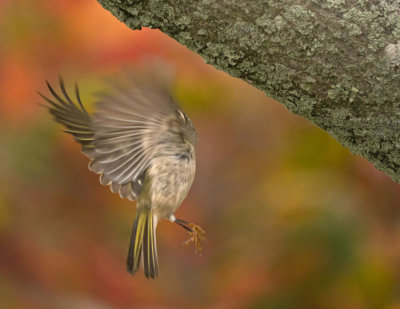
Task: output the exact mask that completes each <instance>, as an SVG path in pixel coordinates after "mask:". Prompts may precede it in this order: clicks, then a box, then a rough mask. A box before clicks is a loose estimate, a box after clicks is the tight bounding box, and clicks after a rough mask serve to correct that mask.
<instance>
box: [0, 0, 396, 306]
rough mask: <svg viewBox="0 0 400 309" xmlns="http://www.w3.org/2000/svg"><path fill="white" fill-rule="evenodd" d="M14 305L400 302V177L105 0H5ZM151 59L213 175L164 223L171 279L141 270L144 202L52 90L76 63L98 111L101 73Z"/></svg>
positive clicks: (4, 122)
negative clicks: (87, 152)
mask: <svg viewBox="0 0 400 309" xmlns="http://www.w3.org/2000/svg"><path fill="white" fill-rule="evenodd" d="M0 42H1V44H0V307H1V308H149V307H152V308H187V307H191V308H272V309H291V308H307V309H312V308H328V309H329V308H332V309H333V308H334V309H336V308H351V309H354V308H366V309H369V308H390V309H394V308H400V294H399V288H398V287H399V286H400V246H399V245H398V244H399V243H400V228H399V227H400V207H399V201H400V187H399V185H398V184H395V183H393V182H392V181H391V180H390V179H389V178H388V177H387V176H385V175H384V174H382V173H381V172H379V171H377V170H375V169H374V167H373V166H372V165H371V164H370V163H368V162H366V161H365V160H364V159H362V158H359V157H356V156H353V155H351V154H350V153H349V152H348V151H347V150H346V149H344V148H343V147H342V146H340V145H339V144H338V143H337V142H336V141H335V140H334V139H333V138H331V137H330V136H329V135H328V134H326V133H325V132H323V131H322V130H320V129H319V128H316V127H315V126H313V125H312V124H310V123H308V122H307V121H305V120H304V119H300V118H299V117H297V116H294V115H292V114H290V113H289V112H288V111H287V110H286V109H285V108H284V107H282V106H281V105H279V104H278V103H276V102H274V101H273V100H271V99H269V98H267V97H265V95H264V94H263V93H261V92H259V91H257V90H256V89H254V88H252V87H250V86H249V85H246V84H244V83H243V82H241V81H239V80H236V79H233V78H231V77H229V76H227V75H226V74H224V73H222V72H217V71H216V70H215V69H213V68H211V67H209V66H207V65H206V64H204V62H203V61H202V60H201V58H199V57H198V56H196V55H194V54H193V53H191V52H189V51H188V50H187V49H186V48H184V47H182V46H179V45H178V44H177V43H176V42H175V41H173V40H172V39H170V38H168V37H166V36H165V35H163V34H162V33H160V32H159V31H157V30H149V29H143V30H142V31H135V32H133V31H130V30H129V29H127V28H126V27H125V26H124V25H123V24H121V23H119V22H118V21H117V20H116V19H115V18H114V17H112V16H111V15H110V14H109V12H107V11H105V10H104V9H102V8H101V7H100V5H99V4H97V3H96V2H95V1H88V0H73V1H50V0H40V1H37V2H36V1H35V3H33V2H31V1H28V0H18V1H3V2H0ZM149 57H155V58H161V59H163V60H164V61H166V62H169V63H171V64H173V65H174V66H175V67H176V70H177V76H176V81H175V82H176V84H175V86H176V87H175V94H176V96H177V98H178V99H179V100H180V101H181V103H182V106H183V107H184V109H185V110H186V111H187V112H188V114H189V115H190V116H191V118H192V120H193V122H194V123H195V125H196V127H197V129H198V131H199V135H200V142H199V146H198V149H197V157H198V167H197V169H198V170H197V176H196V179H195V182H194V185H193V187H192V190H191V192H190V194H189V196H188V198H187V199H186V201H185V202H184V204H183V206H182V207H181V208H180V209H179V210H178V213H177V216H179V217H180V218H183V219H185V220H189V221H194V222H196V223H198V224H200V225H201V226H203V227H204V228H205V230H206V235H207V238H208V242H207V244H206V246H205V248H204V254H203V256H201V257H199V256H197V255H195V254H194V252H193V251H194V250H193V248H191V247H185V248H183V249H182V250H179V247H180V243H181V242H183V241H184V240H185V239H186V237H187V235H186V234H185V232H184V231H183V230H181V229H179V228H178V227H177V226H175V225H173V224H170V223H169V222H161V223H160V225H159V228H158V246H159V249H158V251H159V255H160V278H159V279H157V280H156V281H148V280H145V279H144V276H143V274H141V273H139V274H137V275H136V276H134V277H131V276H130V275H129V274H128V273H126V271H125V256H126V251H127V247H128V241H129V236H130V229H131V225H132V221H133V217H134V206H135V204H134V203H131V202H129V201H126V200H121V199H120V198H119V197H118V195H115V194H112V193H111V192H110V190H109V189H108V188H106V187H103V186H101V185H100V184H99V181H98V176H97V175H94V174H92V173H90V172H89V171H88V169H87V163H88V162H87V160H86V158H85V157H84V156H83V155H82V154H80V151H79V150H80V149H79V145H77V144H76V143H74V141H73V139H72V137H70V136H67V135H66V134H64V133H62V128H61V127H60V126H59V125H57V124H55V123H53V121H52V120H51V117H50V115H48V113H47V112H46V109H45V108H43V107H42V106H39V105H38V104H37V103H40V102H41V103H43V102H42V101H41V99H40V97H39V96H38V95H37V94H36V90H39V91H41V92H43V93H45V94H46V93H48V92H47V90H46V89H45V83H44V79H49V80H50V81H52V82H53V81H56V80H57V78H58V75H63V76H64V79H65V81H66V84H67V86H69V87H71V88H72V86H73V83H74V82H75V81H79V85H80V89H81V95H82V99H83V101H84V102H85V104H86V106H88V109H89V111H93V110H94V107H93V102H94V101H95V100H96V96H95V92H96V91H99V90H101V87H102V82H101V79H102V78H103V77H104V76H106V75H108V74H110V73H112V72H116V71H117V72H118V71H120V70H121V69H122V68H123V67H125V66H127V65H129V64H132V63H137V62H141V61H142V59H147V58H149Z"/></svg>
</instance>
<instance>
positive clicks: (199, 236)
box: [181, 223, 207, 255]
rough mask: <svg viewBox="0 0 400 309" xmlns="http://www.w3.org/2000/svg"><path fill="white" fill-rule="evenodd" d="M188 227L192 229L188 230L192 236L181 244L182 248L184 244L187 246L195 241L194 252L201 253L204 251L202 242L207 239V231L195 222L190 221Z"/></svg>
mask: <svg viewBox="0 0 400 309" xmlns="http://www.w3.org/2000/svg"><path fill="white" fill-rule="evenodd" d="M188 227H189V228H190V229H191V231H188V234H189V236H190V237H189V239H187V240H185V241H184V242H183V243H182V244H181V249H182V247H183V246H187V245H189V244H190V243H192V242H193V243H194V247H195V249H194V252H196V253H197V254H200V255H201V254H202V253H203V247H202V245H201V243H202V242H206V241H207V239H206V237H205V236H204V235H205V233H206V232H205V231H204V230H203V229H202V228H201V227H200V226H198V225H197V224H194V223H189V224H188Z"/></svg>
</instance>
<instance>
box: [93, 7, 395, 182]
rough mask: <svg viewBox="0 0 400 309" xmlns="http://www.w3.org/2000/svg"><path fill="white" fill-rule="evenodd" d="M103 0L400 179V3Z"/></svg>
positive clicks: (126, 17) (116, 12)
mask: <svg viewBox="0 0 400 309" xmlns="http://www.w3.org/2000/svg"><path fill="white" fill-rule="evenodd" d="M98 1H99V2H100V3H101V5H102V6H103V7H104V8H106V9H108V10H109V11H111V13H113V14H114V15H115V16H116V17H117V18H118V19H119V20H121V21H122V22H124V23H125V24H126V25H127V26H128V27H130V28H131V29H140V28H141V27H142V26H143V27H151V28H158V29H161V30H162V31H163V32H165V33H167V34H168V35H170V36H171V37H173V38H175V39H176V40H177V41H179V42H180V43H182V44H183V45H185V46H187V47H188V48H190V49H191V50H193V51H195V52H196V53H198V54H200V55H201V56H202V57H203V58H204V59H205V60H206V61H207V62H208V63H210V64H212V65H214V66H215V67H216V68H218V69H221V70H223V71H225V72H227V73H229V74H230V75H232V76H235V77H239V78H241V79H243V80H245V81H247V82H249V83H250V84H252V85H254V86H255V87H257V88H259V89H261V90H263V91H265V93H266V94H267V95H268V96H270V97H272V98H274V99H276V100H278V101H279V102H281V103H282V104H284V105H285V106H286V107H287V108H288V109H289V110H291V111H292V112H293V113H296V114H298V115H301V116H304V117H306V118H308V119H310V120H311V121H312V122H314V123H315V124H317V125H318V126H320V127H321V128H323V129H324V130H326V131H327V132H329V133H330V134H331V135H332V136H333V137H335V138H336V139H337V140H338V141H339V142H340V143H342V144H343V145H344V146H346V147H348V148H349V149H350V150H351V151H352V152H353V153H355V154H358V155H361V156H364V157H365V158H367V159H368V160H369V161H371V162H372V163H374V165H375V166H376V167H377V168H378V169H381V170H382V171H384V172H385V173H386V174H388V175H389V176H391V177H392V178H393V179H394V180H395V181H397V182H400V0H395V1H394V0H392V1H391V0H346V1H345V0H327V1H319V0H312V1H306V0H297V1H296V0H282V1H276V0H251V1H243V0H199V1H191V0H125V1H122V0H98ZM244 104H245V103H244Z"/></svg>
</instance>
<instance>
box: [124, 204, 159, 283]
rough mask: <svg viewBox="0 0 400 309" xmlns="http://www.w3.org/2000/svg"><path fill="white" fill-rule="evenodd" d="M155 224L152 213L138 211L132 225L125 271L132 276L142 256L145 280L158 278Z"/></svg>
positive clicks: (143, 210)
mask: <svg viewBox="0 0 400 309" xmlns="http://www.w3.org/2000/svg"><path fill="white" fill-rule="evenodd" d="M156 224H157V223H156V222H155V219H154V215H153V212H152V211H151V210H149V209H140V210H138V214H137V215H136V219H135V221H134V223H133V229H132V235H131V241H130V246H129V252H128V259H127V270H128V271H129V272H130V273H131V274H132V275H133V274H135V273H136V272H137V271H138V269H139V266H140V259H141V257H142V256H143V266H144V274H145V276H146V278H155V277H157V276H158V256H157V247H156V235H155V231H156Z"/></svg>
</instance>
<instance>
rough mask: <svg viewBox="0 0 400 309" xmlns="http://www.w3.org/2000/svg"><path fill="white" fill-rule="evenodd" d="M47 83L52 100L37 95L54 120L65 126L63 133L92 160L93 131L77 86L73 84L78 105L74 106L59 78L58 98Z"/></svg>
mask: <svg viewBox="0 0 400 309" xmlns="http://www.w3.org/2000/svg"><path fill="white" fill-rule="evenodd" d="M46 83H47V87H48V88H49V90H50V92H51V94H52V96H53V98H52V99H50V98H48V97H46V96H44V95H43V94H41V93H40V92H39V95H40V96H41V97H42V98H43V99H45V100H46V101H47V103H49V105H47V106H46V107H47V108H48V109H49V112H50V114H52V115H53V117H54V120H55V121H57V122H58V123H60V124H62V125H64V126H65V128H66V129H65V130H64V131H65V132H67V133H69V134H72V135H73V136H74V139H75V140H76V141H77V142H79V143H80V144H81V145H82V152H83V153H84V154H85V155H86V156H88V157H89V158H90V159H92V158H93V154H94V152H93V148H94V131H93V127H92V119H91V117H90V116H89V114H88V113H87V111H86V109H85V107H84V106H83V104H82V101H81V98H80V95H79V89H78V86H77V85H76V84H75V96H76V100H77V102H78V104H76V103H75V102H74V101H73V100H72V99H71V98H70V96H69V95H68V93H67V91H66V90H65V86H64V82H63V80H62V79H61V78H60V88H61V92H62V95H61V96H60V95H59V94H58V93H57V92H55V91H54V89H53V88H52V87H51V85H50V84H49V83H48V82H46Z"/></svg>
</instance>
